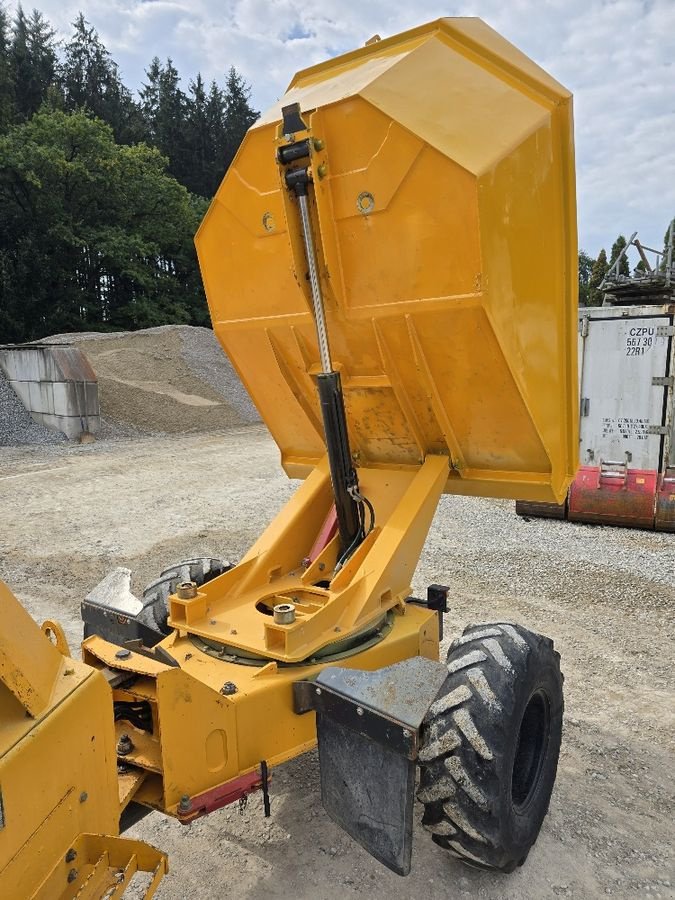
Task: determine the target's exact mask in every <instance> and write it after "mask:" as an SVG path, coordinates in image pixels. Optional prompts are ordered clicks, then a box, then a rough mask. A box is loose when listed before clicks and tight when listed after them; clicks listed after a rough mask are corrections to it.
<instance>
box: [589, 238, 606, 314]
mask: <svg viewBox="0 0 675 900" xmlns="http://www.w3.org/2000/svg"><path fill="white" fill-rule="evenodd" d="M608 269H609V263H608V262H607V253H606V252H605V248H604V247H603V248H602V250H601V251H600V253H598V258H597V259H596V261H595V262H594V263H593V268H592V269H591V277H590V279H589V281H588V304H587V305H588V306H601V305H602V291H601V290H600V285H601V284H602V280H603V278H604V277H605V275H606V274H607V271H608Z"/></svg>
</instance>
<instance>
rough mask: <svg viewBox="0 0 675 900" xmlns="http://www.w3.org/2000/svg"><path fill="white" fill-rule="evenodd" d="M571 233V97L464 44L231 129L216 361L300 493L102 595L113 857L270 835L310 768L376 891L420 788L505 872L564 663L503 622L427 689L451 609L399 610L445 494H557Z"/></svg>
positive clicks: (518, 65)
mask: <svg viewBox="0 0 675 900" xmlns="http://www.w3.org/2000/svg"><path fill="white" fill-rule="evenodd" d="M575 219H576V214H575V202H574V161H573V139H572V112H571V97H570V95H569V93H568V92H567V91H566V90H565V89H564V88H562V87H561V86H560V85H559V84H557V83H556V82H555V81H554V80H553V79H552V78H550V77H549V76H548V75H547V74H546V73H545V72H543V71H542V70H541V69H539V68H538V67H537V66H536V65H534V63H532V62H531V61H530V60H529V59H527V58H526V57H525V56H523V55H522V54H521V53H520V52H519V51H517V50H516V49H515V48H514V47H512V46H511V45H510V44H508V43H507V42H506V41H504V40H503V39H502V38H500V37H499V36H498V35H497V34H496V33H495V32H493V31H492V30H491V29H490V28H488V27H487V26H486V25H484V24H483V23H482V22H481V21H479V20H477V19H442V20H439V21H437V22H433V23H431V24H429V25H425V26H422V27H420V28H417V29H414V30H412V31H409V32H406V33H404V34H401V35H398V36H396V37H393V38H390V39H388V40H379V39H378V40H373V41H370V42H369V43H368V45H367V46H366V47H364V48H362V49H360V50H357V51H355V52H353V53H349V54H346V55H344V56H341V57H339V58H337V59H334V60H331V61H329V62H327V63H324V64H322V65H319V66H315V67H313V68H310V69H306V70H304V71H302V72H300V73H299V74H298V75H297V76H296V77H295V78H294V80H293V82H292V83H291V85H290V87H289V89H288V92H287V93H286V95H285V96H284V97H283V98H282V100H281V101H280V103H279V104H278V106H276V107H274V108H273V109H271V110H270V111H269V112H267V113H266V114H265V115H264V116H263V117H262V118H261V119H260V120H259V121H258V122H257V123H256V124H255V125H254V126H253V127H252V128H251V129H250V131H249V132H248V134H247V135H246V137H245V139H244V141H243V143H242V146H241V148H240V150H239V153H238V154H237V157H236V159H235V160H234V162H233V164H232V166H231V167H230V169H229V171H228V173H227V175H226V177H225V179H224V181H223V183H222V185H221V187H220V189H219V190H218V193H217V195H216V197H215V199H214V201H213V203H212V205H211V208H210V209H209V211H208V213H207V215H206V218H205V220H204V222H203V224H202V226H201V228H200V231H199V233H198V235H197V239H196V243H197V250H198V254H199V259H200V264H201V268H202V274H203V278H204V284H205V288H206V293H207V298H208V302H209V307H210V310H211V316H212V320H213V326H214V329H215V332H216V334H217V336H218V338H219V340H220V342H221V344H222V345H223V348H224V350H225V352H226V353H227V354H228V356H229V357H230V359H231V360H232V363H233V364H234V366H235V368H236V369H237V371H238V373H239V375H240V376H241V379H242V381H243V383H244V384H245V386H246V387H247V389H248V390H249V392H250V394H251V396H252V398H253V400H254V401H255V403H256V405H257V407H258V409H259V410H260V413H261V415H262V417H263V419H264V421H265V423H266V425H267V426H268V428H269V430H270V432H271V434H272V436H273V437H274V439H275V441H276V442H277V444H278V446H279V448H280V451H281V461H282V465H283V466H284V468H285V470H286V472H287V473H288V474H289V476H291V477H293V478H301V479H304V481H303V483H302V484H301V485H300V487H299V488H298V490H297V492H296V493H295V495H294V496H293V498H292V499H291V500H290V501H289V503H288V504H287V505H286V506H285V508H284V509H282V511H281V512H280V513H279V515H278V516H277V517H276V518H275V519H274V521H273V522H272V523H271V525H270V526H269V527H268V528H267V530H266V531H265V532H264V533H263V534H262V535H261V536H260V538H259V539H258V540H257V541H256V542H255V544H254V545H253V546H252V547H251V549H250V550H249V551H248V553H246V555H245V556H244V557H243V559H241V560H240V562H239V563H238V564H237V565H234V566H231V565H230V564H228V563H224V562H223V561H220V560H213V559H196V560H186V561H184V562H182V563H179V564H177V565H175V566H172V567H170V568H169V569H167V570H166V571H165V572H163V573H162V575H161V576H160V578H159V579H158V580H157V581H156V582H153V584H151V585H150V586H149V587H148V588H147V589H146V591H145V593H144V595H143V597H142V598H137V597H135V596H134V595H133V594H132V593H131V592H130V589H129V584H130V581H129V579H130V573H129V572H128V570H125V569H120V570H116V572H114V573H112V574H111V575H110V576H108V578H107V579H105V580H104V581H103V582H102V583H101V584H100V585H98V586H97V587H96V588H95V589H94V590H93V591H92V592H91V593H90V594H89V595H88V597H87V598H86V599H85V601H84V603H83V618H84V622H85V636H86V639H85V641H84V644H83V655H84V661H85V663H86V664H87V665H88V666H89V667H91V668H92V669H94V670H98V672H99V674H98V675H97V677H98V678H101V676H103V677H104V678H105V679H106V680H107V682H108V685H109V686H110V690H111V699H110V702H109V704H108V716H109V719H110V722H111V723H112V721H113V720H114V728H115V730H116V734H115V739H114V740H115V743H116V755H117V762H118V782H119V784H116V785H115V790H116V791H117V792H118V798H119V799H118V811H119V815H120V823H121V824H120V827H121V828H124V827H125V826H126V825H127V824H128V822H130V821H133V820H135V819H136V818H138V816H139V815H142V814H143V812H144V811H147V810H149V809H158V810H161V811H163V812H164V813H166V814H168V815H171V816H175V817H177V818H178V819H179V820H181V821H183V822H189V821H192V820H193V819H195V818H196V817H198V816H201V815H204V814H206V813H208V812H209V811H211V810H213V809H216V808H218V807H220V806H223V805H225V804H227V803H231V802H233V801H235V800H238V799H241V798H242V797H245V796H246V795H247V794H248V793H250V792H251V791H253V790H262V792H263V795H264V798H265V801H266V808H267V809H268V808H269V804H268V802H267V798H268V782H269V773H270V770H271V769H272V768H274V767H275V766H277V765H279V764H280V763H283V762H285V761H286V760H289V759H291V758H293V757H295V756H297V755H298V754H300V753H303V752H305V751H306V750H308V749H310V748H311V747H313V746H315V744H316V743H317V740H318V745H319V759H320V766H321V785H322V799H323V802H324V805H325V807H326V809H327V810H328V812H329V813H330V815H331V816H332V817H333V818H334V819H335V820H336V821H337V822H339V823H340V824H341V825H342V826H343V827H344V828H345V829H346V830H347V832H348V833H349V834H350V835H352V836H353V837H354V838H355V839H356V840H357V841H359V842H360V843H361V844H362V845H363V846H364V847H366V849H368V850H369V852H371V853H372V854H373V855H374V856H375V857H376V858H377V859H379V860H380V861H381V862H383V863H384V864H385V865H387V866H389V867H390V868H391V869H393V870H394V871H396V872H398V873H400V874H406V873H407V872H408V871H409V868H410V859H411V849H412V810H413V803H414V792H415V780H416V770H417V768H418V767H419V769H420V783H419V790H418V794H417V796H418V799H419V800H420V801H421V802H422V803H423V804H424V819H423V822H424V825H425V827H426V829H427V830H428V831H429V832H430V833H431V836H432V837H433V840H434V841H435V842H436V843H437V844H439V845H441V846H442V847H444V848H446V849H448V850H449V851H450V852H451V853H452V854H454V855H455V856H458V857H460V858H461V859H463V860H465V861H467V862H469V863H471V864H473V865H478V866H483V867H486V868H490V869H495V870H501V871H507V872H508V871H511V870H512V869H513V868H514V867H516V866H517V865H520V864H522V863H523V862H524V860H525V858H526V857H527V854H528V852H529V850H530V847H531V846H532V844H533V843H534V841H535V840H536V837H537V835H538V833H539V829H540V827H541V823H542V821H543V818H544V816H545V813H546V810H547V808H548V802H549V797H550V794H551V790H552V787H553V782H554V779H555V773H556V767H557V760H558V752H559V747H560V739H561V725H562V709H563V699H562V676H561V674H560V665H559V656H558V654H557V653H556V652H555V650H554V649H553V644H552V641H551V640H550V639H548V638H545V637H542V636H541V635H537V634H534V633H532V632H530V631H528V630H526V629H525V628H523V627H521V626H519V625H516V624H513V623H503V622H497V623H490V624H485V625H472V626H470V627H468V628H467V629H465V631H464V633H463V635H462V636H461V637H459V638H457V639H456V640H455V641H454V642H453V643H452V644H451V646H450V651H449V653H448V657H447V661H446V662H445V663H439V662H438V655H439V639H440V638H441V637H442V623H443V612H444V611H445V609H446V602H447V588H445V587H443V586H442V585H438V584H436V585H431V586H429V588H428V591H427V593H426V596H424V597H421V598H418V597H415V596H413V591H412V587H411V584H412V580H413V575H414V571H415V568H416V565H417V561H418V558H419V554H420V552H421V549H422V546H423V544H424V541H425V538H426V535H427V531H428V529H429V527H430V525H431V521H432V518H433V515H434V513H435V510H436V507H437V504H438V500H439V498H440V496H441V494H442V493H443V492H450V493H461V494H470V495H480V496H492V497H502V498H523V499H529V500H539V501H558V502H559V501H560V500H562V498H563V497H564V495H565V492H566V490H567V487H568V485H569V482H570V479H571V477H572V475H573V473H574V471H575V466H576V457H577V446H576V430H577V423H576V408H577V401H576V370H575V365H576V362H575V361H576V343H575V334H576V253H577V248H576V239H575ZM224 512H226V511H224ZM8 602H9V601H8ZM12 602H14V603H15V601H13V600H12ZM12 640H13V638H12V635H11V634H5V633H4V632H3V633H2V635H1V636H0V648H2V647H3V646H7V647H11V644H12ZM45 640H46V639H45ZM1 673H2V668H0V674H1ZM3 679H4V675H3ZM5 683H6V681H5ZM109 727H111V726H109ZM90 730H91V731H92V734H95V732H96V731H97V729H96V728H94V725H92V728H91V729H90ZM95 736H96V735H95ZM4 741H5V730H4V727H3V728H0V752H2V751H3V748H4V744H3V742H4ZM3 765H4V757H2V756H0V785H2V784H3ZM63 777H64V778H65V777H66V773H65V772H64V773H63ZM94 777H95V775H92V778H94ZM101 778H103V773H101ZM15 814H16V812H15V810H14V809H13V808H12V807H11V806H9V805H7V806H6V808H5V811H4V816H5V819H4V821H5V832H7V831H8V830H9V831H10V832H11V829H12V828H13V827H14V825H13V819H14V816H15ZM39 825H40V823H39V821H38V822H36V823H35V827H36V828H38V827H39ZM73 828H74V829H75V832H76V833H77V827H76V826H73ZM69 840H71V839H70V838H67V837H66V835H65V834H62V835H61V842H62V843H63V844H64V846H65V844H66V843H67V842H68V841H69ZM2 842H3V831H2V830H0V885H3V886H4V885H5V884H7V885H8V886H9V888H10V896H11V888H12V887H13V883H12V882H7V881H6V872H7V871H11V870H10V868H9V867H10V863H12V859H13V858H12V857H8V856H7V853H6V852H5V849H4V848H5V847H6V846H7V845H6V844H5V845H3V843H2ZM62 849H63V848H62V847H61V845H60V844H59V843H58V841H57V840H56V839H54V840H51V841H50V842H49V851H50V853H53V854H57V853H59V852H61V850H62ZM66 850H67V847H66ZM22 852H24V851H22V850H21V849H20V848H19V849H18V850H14V853H15V856H16V854H18V855H19V856H20V855H21V853H22ZM63 852H65V850H64V851H63ZM3 853H4V854H5V855H4V856H3ZM32 862H33V863H34V862H35V860H32ZM41 866H42V868H41ZM158 866H159V863H157V864H156V866H155V871H158ZM47 868H48V861H47V860H45V861H44V864H42V863H40V864H38V865H36V867H35V869H34V872H33V875H34V881H33V890H34V891H35V892H38V890H39V888H40V885H41V884H42V883H43V882H42V881H41V880H40V879H44V877H45V872H46V870H47ZM79 877H80V876H79V874H78V875H77V876H75V877H74V879H73V882H72V885H71V887H72V889H73V890H74V888H76V887H77V885H78V884H79V881H78V878H79ZM3 882H4V883H3ZM66 887H67V885H65V884H64V885H63V888H64V891H65V890H66ZM71 887H69V889H71ZM64 895H65V894H64ZM29 896H30V893H29Z"/></svg>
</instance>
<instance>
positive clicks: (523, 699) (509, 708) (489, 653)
mask: <svg viewBox="0 0 675 900" xmlns="http://www.w3.org/2000/svg"><path fill="white" fill-rule="evenodd" d="M447 665H448V673H449V674H448V678H447V679H446V681H445V683H444V685H443V687H442V688H441V690H440V692H439V694H438V696H437V698H436V700H435V701H434V703H433V704H432V706H431V707H430V708H429V712H428V713H427V716H426V717H425V720H424V723H423V725H422V735H421V749H420V754H419V763H420V786H419V791H418V799H419V800H420V801H421V802H422V803H423V804H424V816H423V819H422V824H423V826H424V827H425V828H426V829H427V830H428V831H429V832H431V835H432V838H433V840H434V841H435V842H436V843H437V844H439V845H440V846H441V847H444V848H446V849H447V850H449V851H450V852H451V853H452V854H454V855H455V856H457V857H459V858H460V859H461V860H462V861H463V862H466V863H467V864H469V865H471V866H474V867H479V868H484V869H491V870H498V871H501V872H512V871H513V870H514V869H515V868H516V867H517V866H520V865H522V864H523V863H524V862H525V860H526V859H527V855H528V853H529V851H530V849H531V847H532V845H533V844H534V842H535V841H536V839H537V836H538V834H539V830H540V828H541V825H542V822H543V820H544V817H545V815H546V813H547V811H548V807H549V802H550V799H551V792H552V790H553V785H554V782H555V777H556V770H557V767H558V756H559V753H560V742H561V738H562V718H563V676H562V673H561V671H560V654H559V653H557V652H556V651H555V650H554V648H553V641H551V640H550V638H547V637H543V636H542V635H539V634H535V633H533V632H531V631H528V630H527V629H525V628H522V627H521V626H519V625H512V624H506V623H497V624H490V625H471V626H469V627H468V628H466V629H465V630H464V633H463V635H462V637H461V638H458V639H457V640H455V641H454V642H453V644H452V645H451V647H450V650H449V652H448V658H447ZM526 710H527V717H524V714H525V712H526ZM521 726H522V741H521V740H520V738H521ZM516 760H517V762H516Z"/></svg>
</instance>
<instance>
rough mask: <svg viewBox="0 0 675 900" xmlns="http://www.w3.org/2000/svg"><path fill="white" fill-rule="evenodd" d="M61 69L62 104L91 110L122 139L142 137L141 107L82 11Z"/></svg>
mask: <svg viewBox="0 0 675 900" xmlns="http://www.w3.org/2000/svg"><path fill="white" fill-rule="evenodd" d="M73 28H74V29H75V31H74V33H73V36H72V38H71V39H70V41H69V42H68V43H67V44H66V47H65V53H64V59H63V64H62V66H61V72H60V86H61V90H62V92H63V98H64V106H65V109H67V110H69V111H73V110H77V109H87V110H90V111H91V112H92V113H93V114H94V115H95V116H98V118H100V119H103V121H104V122H107V123H108V124H109V125H110V126H111V127H112V129H113V133H114V135H115V139H116V140H117V141H120V142H121V143H133V142H135V141H138V140H142V138H143V137H144V136H145V128H144V125H143V120H142V117H141V112H140V109H139V108H138V105H137V104H136V103H135V102H134V100H133V98H132V96H131V92H130V91H129V90H128V89H127V88H126V87H125V86H124V85H123V84H122V82H121V80H120V77H119V72H118V69H117V65H116V63H115V62H113V60H112V58H111V56H110V54H109V53H108V51H107V50H106V48H105V47H104V46H103V44H102V43H101V42H100V40H99V37H98V34H97V32H96V30H95V29H94V28H92V27H91V26H90V25H89V23H88V22H87V21H86V19H85V18H84V16H83V15H82V13H80V14H79V16H78V17H77V19H76V20H75V22H74V23H73Z"/></svg>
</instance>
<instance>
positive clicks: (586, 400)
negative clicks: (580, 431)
mask: <svg viewBox="0 0 675 900" xmlns="http://www.w3.org/2000/svg"><path fill="white" fill-rule="evenodd" d="M590 410H591V400H590V397H582V398H581V404H580V406H579V415H580V416H582V417H583V416H587V415H588V414H589V413H590Z"/></svg>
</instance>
